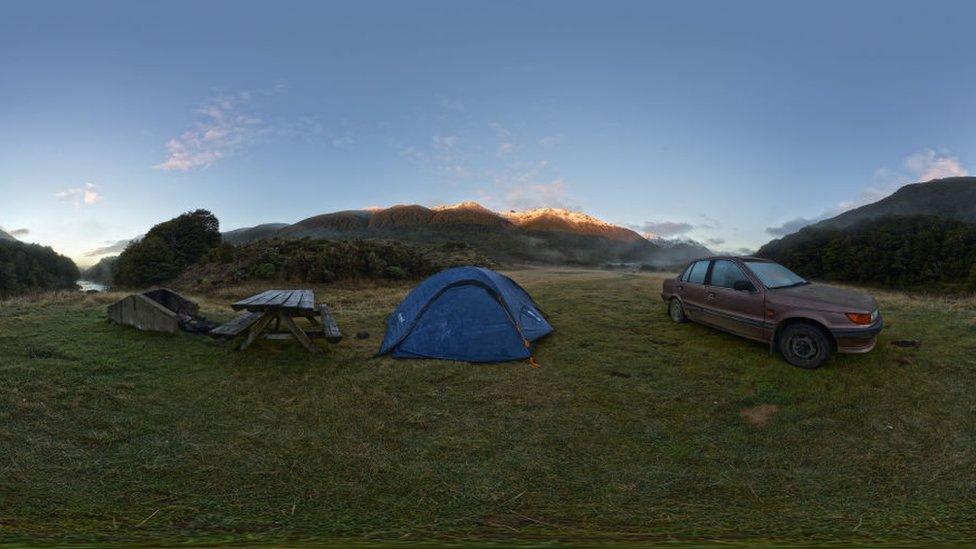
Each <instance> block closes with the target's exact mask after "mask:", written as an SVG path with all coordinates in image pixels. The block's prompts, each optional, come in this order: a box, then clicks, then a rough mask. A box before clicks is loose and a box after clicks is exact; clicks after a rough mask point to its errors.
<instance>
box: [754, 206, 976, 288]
mask: <svg viewBox="0 0 976 549" xmlns="http://www.w3.org/2000/svg"><path fill="white" fill-rule="evenodd" d="M756 255H758V256H760V257H765V258H768V259H772V260H774V261H777V262H779V263H782V264H784V265H786V266H787V267H789V268H791V269H793V270H794V271H796V272H797V273H799V274H801V275H803V276H805V277H808V278H813V279H820V280H828V281H838V282H849V283H856V284H870V285H877V286H885V287H891V288H899V289H929V290H966V291H972V290H976V224H971V223H966V222H963V221H958V220H955V219H947V218H944V217H939V216H931V215H912V216H900V215H896V216H886V217H881V218H878V219H872V220H868V221H862V222H860V223H858V224H855V225H853V226H851V227H849V228H844V229H842V228H831V227H827V228H820V227H806V228H804V229H801V230H800V231H799V232H797V233H794V234H791V235H789V236H786V237H784V238H781V239H779V240H774V241H772V242H770V243H768V244H766V245H765V246H763V247H762V248H760V249H759V251H758V252H757V253H756Z"/></svg>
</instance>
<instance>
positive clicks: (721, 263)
mask: <svg viewBox="0 0 976 549" xmlns="http://www.w3.org/2000/svg"><path fill="white" fill-rule="evenodd" d="M739 280H745V281H747V282H748V281H749V277H747V276H746V274H745V273H744V272H742V269H741V268H740V267H739V266H738V265H736V264H735V263H734V262H732V261H728V260H726V259H716V260H715V265H713V266H712V276H711V279H710V280H709V285H711V286H718V287H720V288H732V287H734V286H735V283H736V282H738V281H739Z"/></svg>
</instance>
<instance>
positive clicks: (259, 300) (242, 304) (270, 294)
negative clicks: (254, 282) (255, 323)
mask: <svg viewBox="0 0 976 549" xmlns="http://www.w3.org/2000/svg"><path fill="white" fill-rule="evenodd" d="M279 293H281V290H265V291H263V292H261V293H259V294H257V295H252V296H251V297H249V298H247V299H242V300H240V301H237V302H235V303H233V304H232V305H231V308H232V309H234V310H235V311H239V310H241V309H249V308H250V307H255V306H258V305H262V304H264V303H266V302H267V301H268V300H269V299H272V298H274V297H276V296H277V295H278V294H279Z"/></svg>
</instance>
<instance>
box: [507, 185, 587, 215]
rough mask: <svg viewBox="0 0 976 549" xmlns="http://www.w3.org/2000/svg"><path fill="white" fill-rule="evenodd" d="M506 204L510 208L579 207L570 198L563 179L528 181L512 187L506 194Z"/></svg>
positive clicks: (573, 208)
mask: <svg viewBox="0 0 976 549" xmlns="http://www.w3.org/2000/svg"><path fill="white" fill-rule="evenodd" d="M505 205H506V207H507V208H508V209H509V210H534V209H536V208H564V209H568V210H575V209H579V203H578V202H576V201H575V200H573V199H572V198H570V196H569V193H568V192H567V188H566V182H565V181H563V180H562V179H556V180H553V181H550V182H548V183H526V184H523V185H517V186H513V187H510V188H509V189H508V192H507V194H506V195H505Z"/></svg>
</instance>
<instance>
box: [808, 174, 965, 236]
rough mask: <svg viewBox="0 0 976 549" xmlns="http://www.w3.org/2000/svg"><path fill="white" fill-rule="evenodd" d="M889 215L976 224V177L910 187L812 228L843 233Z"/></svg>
mask: <svg viewBox="0 0 976 549" xmlns="http://www.w3.org/2000/svg"><path fill="white" fill-rule="evenodd" d="M888 215H941V216H943V217H948V218H950V219H956V220H959V221H966V222H969V223H976V177H972V176H962V177H945V178H941V179H932V180H929V181H925V182H919V183H909V184H907V185H904V186H902V187H900V188H899V189H898V190H897V191H895V192H893V193H891V194H890V195H888V196H886V197H884V198H882V199H881V200H878V201H876V202H872V203H870V204H866V205H864V206H861V207H859V208H854V209H853V210H848V211H846V212H843V213H840V214H838V215H836V216H834V217H831V218H829V219H824V220H823V221H819V222H817V223H814V224H812V225H809V226H811V227H816V228H821V229H823V228H833V229H844V228H848V227H851V226H853V225H856V224H857V223H859V222H861V221H866V220H869V219H877V218H879V217H884V216H888Z"/></svg>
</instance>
